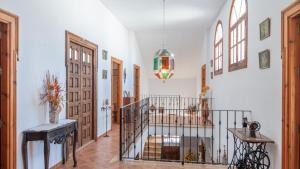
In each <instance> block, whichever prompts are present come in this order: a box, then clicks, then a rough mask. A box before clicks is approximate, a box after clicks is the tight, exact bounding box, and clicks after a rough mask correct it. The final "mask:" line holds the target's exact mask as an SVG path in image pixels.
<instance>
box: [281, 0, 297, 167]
mask: <svg viewBox="0 0 300 169" xmlns="http://www.w3.org/2000/svg"><path fill="white" fill-rule="evenodd" d="M299 18H300V2H299V1H297V2H294V3H293V4H292V5H291V6H289V7H288V8H287V9H285V10H284V11H283V12H282V61H283V67H282V68H283V81H282V82H283V84H282V91H283V94H282V95H283V102H282V103H283V106H282V108H283V114H282V118H283V119H282V168H284V169H296V168H297V169H298V168H300V136H299V134H300V104H299V102H300V19H299Z"/></svg>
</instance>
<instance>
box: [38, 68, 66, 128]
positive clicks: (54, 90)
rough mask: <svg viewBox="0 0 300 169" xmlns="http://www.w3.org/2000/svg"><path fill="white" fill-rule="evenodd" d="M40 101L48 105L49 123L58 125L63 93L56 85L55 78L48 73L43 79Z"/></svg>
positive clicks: (56, 80) (57, 84)
mask: <svg viewBox="0 0 300 169" xmlns="http://www.w3.org/2000/svg"><path fill="white" fill-rule="evenodd" d="M41 100H42V103H43V104H47V103H48V104H49V121H50V123H58V120H59V113H60V112H61V110H62V108H63V106H64V104H63V101H64V91H63V90H62V88H61V86H60V84H59V83H58V78H57V76H54V75H50V73H49V71H48V72H47V74H46V77H45V79H44V85H43V93H42V94H41Z"/></svg>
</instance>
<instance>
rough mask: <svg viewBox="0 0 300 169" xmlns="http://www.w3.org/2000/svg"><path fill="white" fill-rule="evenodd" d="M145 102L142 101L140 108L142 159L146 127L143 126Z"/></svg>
mask: <svg viewBox="0 0 300 169" xmlns="http://www.w3.org/2000/svg"><path fill="white" fill-rule="evenodd" d="M144 104H145V103H144V101H143V100H142V102H141V105H140V107H139V109H140V114H141V150H140V152H141V153H140V154H141V157H142V155H143V128H144V126H143V123H144V120H143V112H144V111H143V109H144Z"/></svg>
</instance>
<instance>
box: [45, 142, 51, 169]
mask: <svg viewBox="0 0 300 169" xmlns="http://www.w3.org/2000/svg"><path fill="white" fill-rule="evenodd" d="M49 154H50V142H49V140H48V139H45V140H44V161H45V169H49Z"/></svg>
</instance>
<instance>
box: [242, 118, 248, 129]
mask: <svg viewBox="0 0 300 169" xmlns="http://www.w3.org/2000/svg"><path fill="white" fill-rule="evenodd" d="M242 121H243V124H242V126H243V128H247V126H248V118H247V117H243V120H242Z"/></svg>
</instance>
